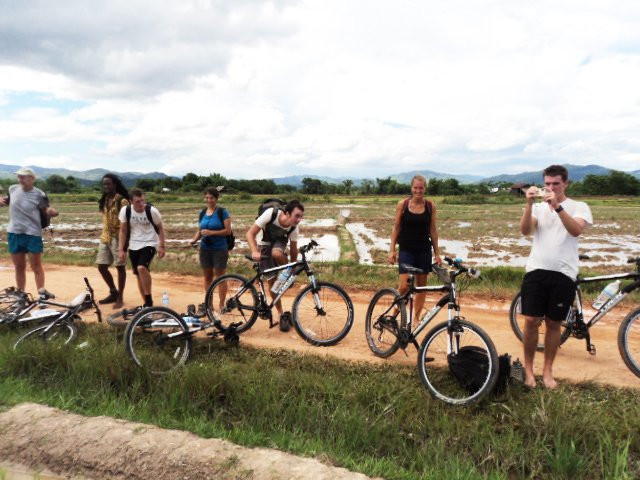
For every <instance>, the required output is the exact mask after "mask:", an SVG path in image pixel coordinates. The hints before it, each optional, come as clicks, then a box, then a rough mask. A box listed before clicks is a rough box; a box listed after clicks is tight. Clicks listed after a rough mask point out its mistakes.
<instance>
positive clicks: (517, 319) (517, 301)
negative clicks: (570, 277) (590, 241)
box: [509, 255, 640, 377]
mask: <svg viewBox="0 0 640 480" xmlns="http://www.w3.org/2000/svg"><path fill="white" fill-rule="evenodd" d="M588 258H589V257H588V256H586V255H580V259H581V260H586V259H588ZM627 263H635V271H634V272H627V273H620V274H614V275H598V276H593V277H580V276H578V278H577V279H576V296H575V298H574V301H573V305H572V306H571V308H570V309H569V313H568V314H567V318H566V319H565V320H563V321H562V327H561V333H560V343H561V344H563V343H564V342H566V341H567V339H568V338H569V337H575V338H577V339H584V340H585V343H586V348H587V352H589V354H591V355H595V354H596V346H595V345H594V344H592V343H591V335H590V333H589V330H590V329H591V328H592V327H593V326H594V325H595V324H596V323H598V322H599V321H600V319H602V317H604V316H605V315H606V314H607V313H608V312H609V311H611V310H612V309H613V308H614V307H615V306H616V305H618V304H619V303H620V302H621V301H622V300H623V299H624V298H625V297H626V296H627V295H629V294H630V293H631V292H633V291H635V290H637V289H639V288H640V257H635V258H630V259H629V260H628V261H627ZM624 279H630V280H633V282H631V283H629V284H627V285H626V286H624V287H623V288H622V289H621V290H620V291H619V292H618V293H617V294H616V295H614V296H613V297H611V298H610V299H609V300H607V301H606V302H605V303H604V304H603V305H602V306H601V307H600V308H599V309H598V310H597V311H596V313H595V314H594V315H593V316H592V317H591V318H590V319H588V320H587V321H585V319H584V311H583V309H582V292H581V289H580V285H582V284H586V283H596V282H604V281H607V280H624ZM520 297H521V295H520V292H518V294H517V295H516V296H515V297H514V299H513V301H512V302H511V308H510V309H509V320H510V323H511V329H512V330H513V333H515V335H516V337H518V339H519V340H520V341H522V340H523V338H524V334H523V331H524V323H525V319H524V315H522V308H521V298H520ZM538 338H539V341H538V345H537V347H536V348H537V350H539V351H543V350H544V331H541V332H539V333H538ZM618 350H619V352H620V356H621V357H622V360H623V361H624V363H625V364H626V365H627V367H628V368H629V370H631V371H632V372H633V373H634V374H635V375H636V376H638V377H640V308H638V309H635V310H633V311H632V312H631V313H629V314H628V315H627V316H626V317H625V318H624V320H623V321H622V323H621V324H620V328H619V330H618Z"/></svg>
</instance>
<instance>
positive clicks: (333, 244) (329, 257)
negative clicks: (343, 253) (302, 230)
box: [298, 233, 340, 262]
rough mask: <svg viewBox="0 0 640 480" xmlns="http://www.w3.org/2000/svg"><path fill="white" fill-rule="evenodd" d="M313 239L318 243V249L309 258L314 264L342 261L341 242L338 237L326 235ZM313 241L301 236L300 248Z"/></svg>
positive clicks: (299, 238)
mask: <svg viewBox="0 0 640 480" xmlns="http://www.w3.org/2000/svg"><path fill="white" fill-rule="evenodd" d="M313 239H314V240H315V241H316V242H318V247H316V248H315V249H314V250H313V253H312V254H311V256H310V257H309V260H311V261H312V262H337V261H338V260H340V242H339V241H338V237H337V235H333V234H331V233H326V234H324V235H322V236H319V237H317V236H314V237H313ZM310 240H311V239H310V238H307V237H303V236H302V235H300V236H299V237H298V248H300V247H302V246H304V245H306V244H307V243H309V241H310Z"/></svg>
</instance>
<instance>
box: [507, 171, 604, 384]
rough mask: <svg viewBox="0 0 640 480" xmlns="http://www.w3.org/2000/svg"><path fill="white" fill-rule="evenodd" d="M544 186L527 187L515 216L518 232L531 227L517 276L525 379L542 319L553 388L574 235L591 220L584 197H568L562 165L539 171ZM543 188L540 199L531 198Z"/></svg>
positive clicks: (529, 378)
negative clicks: (521, 208)
mask: <svg viewBox="0 0 640 480" xmlns="http://www.w3.org/2000/svg"><path fill="white" fill-rule="evenodd" d="M543 179H544V191H543V192H539V189H538V188H537V187H530V188H529V189H528V190H527V193H526V199H527V203H526V205H525V209H524V213H523V214H522V218H521V219H520V232H521V233H522V234H523V235H529V234H531V233H533V242H532V245H531V253H530V254H529V259H528V260H527V265H526V272H527V273H526V274H525V276H524V279H523V281H522V289H521V293H522V297H521V302H522V314H523V315H524V317H525V328H524V340H523V342H524V370H525V385H527V386H528V387H535V385H536V380H535V377H534V375H533V359H534V356H535V353H536V346H537V344H538V329H539V327H540V325H541V324H542V322H543V321H544V322H545V327H546V331H545V338H544V367H543V371H542V381H543V383H544V385H545V387H547V388H556V387H557V385H558V384H557V382H556V381H555V379H554V378H553V371H552V367H553V361H554V359H555V356H556V353H557V352H558V347H559V346H560V333H561V332H560V327H561V322H562V320H564V319H565V318H566V316H567V314H568V312H569V308H570V307H571V305H572V304H573V300H574V297H575V280H576V277H577V275H578V236H579V235H580V234H581V233H582V232H583V231H584V229H585V228H586V227H587V226H588V225H591V224H592V223H593V217H592V215H591V210H590V209H589V207H588V206H587V204H586V203H584V202H576V201H575V200H571V199H570V198H567V196H566V195H565V190H566V189H567V187H568V186H569V173H568V171H567V169H566V168H565V167H563V166H562V165H551V166H550V167H547V168H546V169H545V170H544V172H543ZM540 194H542V195H543V196H542V202H541V203H537V204H534V202H535V200H536V198H537V197H538V198H539V195H540Z"/></svg>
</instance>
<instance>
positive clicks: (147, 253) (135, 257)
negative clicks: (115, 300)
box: [129, 247, 156, 275]
mask: <svg viewBox="0 0 640 480" xmlns="http://www.w3.org/2000/svg"><path fill="white" fill-rule="evenodd" d="M155 256H156V248H155V247H144V248H141V249H140V250H129V259H130V260H131V267H132V268H133V274H134V275H138V267H139V266H143V267H145V268H146V269H147V270H149V265H151V260H153V257H155Z"/></svg>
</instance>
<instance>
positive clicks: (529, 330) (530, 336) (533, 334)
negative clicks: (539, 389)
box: [522, 315, 542, 387]
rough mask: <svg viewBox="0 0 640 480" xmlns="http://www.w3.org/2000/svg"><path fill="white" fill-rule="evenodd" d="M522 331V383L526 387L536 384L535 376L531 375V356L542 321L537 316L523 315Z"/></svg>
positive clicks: (536, 344)
mask: <svg viewBox="0 0 640 480" xmlns="http://www.w3.org/2000/svg"><path fill="white" fill-rule="evenodd" d="M524 320H525V323H524V332H522V333H523V339H522V344H523V346H524V384H525V385H526V386H527V387H535V386H536V377H535V376H534V375H533V358H534V357H535V355H536V347H537V346H538V329H539V328H540V323H541V321H542V319H541V318H539V317H529V316H526V315H525V317H524Z"/></svg>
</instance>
